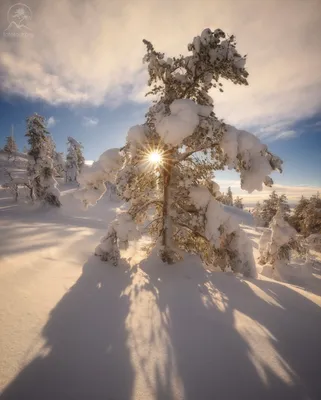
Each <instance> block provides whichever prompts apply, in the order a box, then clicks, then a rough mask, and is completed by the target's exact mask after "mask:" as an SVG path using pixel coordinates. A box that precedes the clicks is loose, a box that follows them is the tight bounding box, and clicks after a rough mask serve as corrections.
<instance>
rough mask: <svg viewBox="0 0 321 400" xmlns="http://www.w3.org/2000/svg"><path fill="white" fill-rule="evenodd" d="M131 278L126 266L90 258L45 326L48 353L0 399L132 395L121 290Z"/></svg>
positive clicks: (126, 305) (125, 304) (121, 397)
mask: <svg viewBox="0 0 321 400" xmlns="http://www.w3.org/2000/svg"><path fill="white" fill-rule="evenodd" d="M130 283H131V276H130V273H129V271H128V270H125V269H124V268H111V267H110V266H109V265H106V264H105V263H102V262H101V261H100V260H99V259H97V258H96V257H94V256H93V257H92V258H90V259H89V260H88V262H87V263H86V264H85V265H84V267H83V273H82V275H81V277H80V278H79V280H78V281H77V282H76V283H75V285H74V286H73V287H72V288H71V289H70V290H69V291H68V292H67V293H66V295H65V296H64V297H63V298H62V299H61V301H60V302H59V303H58V304H57V306H56V307H55V308H54V309H53V310H52V312H51V315H50V318H49V320H48V322H47V324H46V325H45V327H44V329H43V332H42V334H43V337H44V338H45V340H46V349H44V351H45V350H46V351H47V352H48V354H47V355H44V356H41V355H39V356H37V357H36V358H35V359H34V360H33V361H31V362H30V364H28V365H27V366H26V367H25V368H24V369H23V370H22V371H21V372H20V373H19V374H18V375H17V377H16V378H15V379H14V380H13V381H12V382H11V383H10V384H9V385H8V386H7V387H6V389H5V390H4V392H3V393H2V395H1V396H0V398H1V400H6V399H8V400H9V399H12V400H13V399H14V400H17V399H30V400H37V399H39V400H40V399H41V400H58V399H59V400H65V399H66V400H67V399H68V400H82V399H83V400H89V399H97V400H98V399H106V400H107V399H110V400H116V399H119V400H128V399H130V398H131V393H132V385H133V379H134V372H133V369H132V366H131V361H130V355H129V351H128V349H127V345H126V341H127V333H126V328H125V319H126V317H127V315H128V310H129V300H128V297H127V296H126V295H125V294H123V291H124V290H125V289H126V287H127V286H128V285H130ZM39 301H41V300H39Z"/></svg>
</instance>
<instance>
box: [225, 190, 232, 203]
mask: <svg viewBox="0 0 321 400" xmlns="http://www.w3.org/2000/svg"><path fill="white" fill-rule="evenodd" d="M226 198H227V205H228V206H232V205H233V193H232V189H231V188H230V186H229V187H228V189H227V193H226Z"/></svg>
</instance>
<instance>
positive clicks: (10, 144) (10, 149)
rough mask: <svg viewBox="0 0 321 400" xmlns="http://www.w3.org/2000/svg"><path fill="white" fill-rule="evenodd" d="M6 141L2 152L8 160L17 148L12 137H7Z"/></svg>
mask: <svg viewBox="0 0 321 400" xmlns="http://www.w3.org/2000/svg"><path fill="white" fill-rule="evenodd" d="M6 139H7V142H6V144H5V146H4V148H3V150H4V151H5V152H6V153H7V155H8V160H9V159H10V158H12V157H13V156H14V155H15V153H16V152H17V151H18V147H17V143H16V141H15V139H14V138H13V137H12V136H7V138H6Z"/></svg>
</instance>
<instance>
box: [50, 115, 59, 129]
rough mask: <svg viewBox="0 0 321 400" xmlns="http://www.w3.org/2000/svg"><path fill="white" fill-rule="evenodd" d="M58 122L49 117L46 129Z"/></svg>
mask: <svg viewBox="0 0 321 400" xmlns="http://www.w3.org/2000/svg"><path fill="white" fill-rule="evenodd" d="M57 122H58V121H57V120H56V119H55V117H49V118H48V121H47V126H48V128H52V127H53V126H55V125H56V123H57Z"/></svg>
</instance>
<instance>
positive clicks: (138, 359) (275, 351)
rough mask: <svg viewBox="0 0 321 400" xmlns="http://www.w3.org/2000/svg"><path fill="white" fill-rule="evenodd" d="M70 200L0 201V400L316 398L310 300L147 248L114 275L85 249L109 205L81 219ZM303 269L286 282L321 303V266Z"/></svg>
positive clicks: (316, 341) (318, 347)
mask: <svg viewBox="0 0 321 400" xmlns="http://www.w3.org/2000/svg"><path fill="white" fill-rule="evenodd" d="M73 187H75V185H74V186H72V184H68V185H63V186H61V187H60V190H61V192H62V196H61V201H62V203H63V206H62V207H61V208H60V209H55V210H50V211H48V210H47V211H45V210H43V209H41V208H36V207H31V208H30V207H26V206H25V205H23V204H18V205H17V206H16V205H14V204H13V203H12V200H11V198H8V197H7V196H6V192H5V191H4V190H1V191H0V221H1V225H0V255H1V263H0V265H1V268H0V296H1V297H0V326H1V330H0V354H1V357H0V390H1V391H2V394H1V400H7V399H34V400H37V399H46V400H57V399H60V400H67V399H68V400H88V399H115V400H118V399H119V400H127V399H133V400H156V399H157V400H160V399H166V400H167V399H170V400H174V399H175V400H177V399H178V400H183V399H184V400H185V399H191V400H194V399H202V400H213V399H216V398H218V399H232V400H234V399H243V398H244V399H263V400H270V399H289V400H290V399H291V400H292V399H294V400H299V399H300V400H301V399H311V400H318V399H320V398H321V387H320V379H319V373H318V371H319V355H320V353H321V342H320V333H321V308H320V307H321V298H320V297H319V296H317V295H316V294H312V293H310V292H308V291H306V290H303V289H300V288H298V287H297V286H293V285H290V284H285V283H281V282H275V281H273V280H270V279H267V278H265V277H260V279H257V280H246V279H240V278H239V277H238V276H235V275H232V274H229V273H222V272H209V271H206V270H204V268H203V267H202V266H201V265H200V263H199V260H198V257H194V256H190V257H188V258H186V260H184V261H183V262H181V263H178V264H177V265H175V266H166V265H164V264H163V263H162V262H160V260H159V259H158V258H157V257H154V255H152V256H151V257H150V258H148V259H146V258H145V253H144V252H143V250H142V246H143V245H144V244H146V242H144V238H142V239H141V241H140V242H139V243H137V244H133V245H132V246H130V247H129V248H128V249H127V250H126V251H123V252H122V257H125V258H123V264H122V265H121V266H120V267H119V268H113V267H112V266H110V265H108V264H106V263H103V262H101V261H100V260H99V259H98V258H97V257H94V256H93V249H94V247H95V244H96V243H97V241H98V239H99V237H100V236H102V235H103V234H104V232H105V229H106V228H105V226H106V221H105V220H106V219H107V221H111V220H112V219H114V217H115V213H116V212H117V210H116V208H117V207H118V206H119V204H117V203H116V204H115V203H110V202H108V201H107V200H106V196H104V197H103V198H102V199H101V201H100V202H99V203H98V204H97V206H96V207H94V208H90V209H89V210H88V211H86V212H83V211H82V210H81V209H79V208H78V206H77V203H76V202H75V201H74V199H73V196H72V193H73V192H74V190H75V189H72V188H73ZM68 188H69V189H68ZM70 188H71V189H70ZM224 209H225V211H226V212H227V211H228V210H229V209H230V210H231V209H232V208H224ZM237 213H238V215H239V216H240V218H242V214H241V213H242V211H240V210H237ZM246 215H247V213H246V212H244V219H245V218H246ZM101 216H103V218H104V220H102V219H101ZM245 230H246V231H247V234H248V235H249V236H251V237H252V238H253V245H254V247H255V246H257V241H258V238H259V235H260V232H256V231H255V229H254V228H253V227H250V226H248V227H245ZM21 237H23V241H22V240H21ZM255 250H256V249H255ZM129 263H130V264H131V265H132V266H131V267H129V265H128V264H129ZM299 267H300V266H298V268H299ZM301 267H302V268H301V271H302V270H303V265H302V266H301ZM292 268H294V265H292ZM304 268H305V269H306V270H307V271H308V272H309V274H310V275H309V279H310V280H308V273H306V274H305V275H302V274H301V275H299V273H298V272H296V275H294V274H293V275H292V279H293V280H294V278H296V279H297V281H296V282H295V284H296V285H299V284H300V285H301V286H304V287H306V288H308V289H309V290H312V291H313V292H314V293H317V294H319V295H320V294H321V284H320V283H321V279H320V276H321V264H320V263H317V262H316V261H315V264H314V266H312V264H311V266H305V267H304ZM313 274H314V275H316V276H318V277H319V278H316V277H313ZM312 279H313V281H312ZM312 282H314V283H315V285H314V286H313V285H312ZM231 377H233V379H232V378H231ZM231 379H232V381H231Z"/></svg>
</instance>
